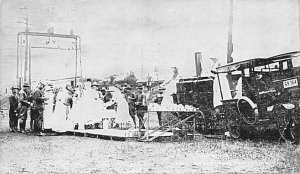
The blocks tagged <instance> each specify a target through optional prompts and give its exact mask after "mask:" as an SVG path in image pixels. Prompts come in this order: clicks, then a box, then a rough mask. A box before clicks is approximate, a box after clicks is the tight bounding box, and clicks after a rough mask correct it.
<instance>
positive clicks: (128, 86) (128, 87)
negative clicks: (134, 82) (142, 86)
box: [124, 85, 132, 89]
mask: <svg viewBox="0 0 300 174" xmlns="http://www.w3.org/2000/svg"><path fill="white" fill-rule="evenodd" d="M124 89H132V87H131V86H130V85H127V86H126V87H125V88H124Z"/></svg>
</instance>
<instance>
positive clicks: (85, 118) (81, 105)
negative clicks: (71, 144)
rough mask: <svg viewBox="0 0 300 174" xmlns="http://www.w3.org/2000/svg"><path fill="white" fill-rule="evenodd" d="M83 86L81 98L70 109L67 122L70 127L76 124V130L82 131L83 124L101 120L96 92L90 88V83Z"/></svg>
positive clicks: (99, 104) (99, 103)
mask: <svg viewBox="0 0 300 174" xmlns="http://www.w3.org/2000/svg"><path fill="white" fill-rule="evenodd" d="M84 86H85V89H84V90H83V92H82V97H81V98H79V99H78V100H77V103H76V104H75V105H74V107H73V108H72V110H71V112H70V116H69V120H68V122H69V123H70V124H69V125H71V126H72V125H74V126H75V124H78V126H79V127H78V129H84V125H85V124H89V123H93V122H97V121H101V120H102V119H101V102H100V100H99V94H98V92H97V91H95V90H94V89H92V88H91V83H90V82H86V83H85V84H84ZM79 90H80V89H79ZM69 127H70V126H69Z"/></svg>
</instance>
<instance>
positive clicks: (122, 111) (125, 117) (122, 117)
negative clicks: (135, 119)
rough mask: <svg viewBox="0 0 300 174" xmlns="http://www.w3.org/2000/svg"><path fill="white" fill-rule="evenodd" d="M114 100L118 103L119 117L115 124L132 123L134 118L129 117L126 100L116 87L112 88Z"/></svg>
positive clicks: (117, 116)
mask: <svg viewBox="0 0 300 174" xmlns="http://www.w3.org/2000/svg"><path fill="white" fill-rule="evenodd" d="M110 90H111V91H112V96H113V100H114V101H116V102H117V115H116V119H115V123H117V124H121V123H132V118H131V116H130V115H129V108H128V103H127V101H126V99H125V98H124V96H123V94H122V93H121V91H120V90H119V89H117V88H115V87H111V88H110Z"/></svg>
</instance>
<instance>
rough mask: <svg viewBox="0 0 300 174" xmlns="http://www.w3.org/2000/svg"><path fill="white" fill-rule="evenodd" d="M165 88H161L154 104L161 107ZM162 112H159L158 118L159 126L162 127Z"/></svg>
mask: <svg viewBox="0 0 300 174" xmlns="http://www.w3.org/2000/svg"><path fill="white" fill-rule="evenodd" d="M164 90H165V88H162V87H159V92H158V94H157V95H156V96H155V99H154V103H157V104H159V105H161V102H162V99H163V93H164ZM161 114H162V112H161V111H157V117H158V124H159V126H162V121H161Z"/></svg>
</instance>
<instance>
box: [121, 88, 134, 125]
mask: <svg viewBox="0 0 300 174" xmlns="http://www.w3.org/2000/svg"><path fill="white" fill-rule="evenodd" d="M131 89H132V88H131V86H130V85H127V86H126V87H125V88H124V98H125V99H126V101H127V103H128V107H129V115H130V116H131V118H132V120H133V123H134V127H135V128H136V121H135V106H134V105H135V103H134V102H135V101H136V97H135V96H134V94H133V93H132V92H131Z"/></svg>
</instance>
